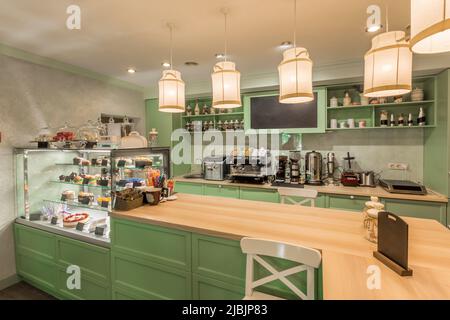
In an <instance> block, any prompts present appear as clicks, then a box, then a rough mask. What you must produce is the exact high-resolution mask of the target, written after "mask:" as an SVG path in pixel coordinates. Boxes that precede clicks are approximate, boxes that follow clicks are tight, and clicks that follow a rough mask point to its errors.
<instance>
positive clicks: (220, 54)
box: [215, 53, 225, 59]
mask: <svg viewBox="0 0 450 320" xmlns="http://www.w3.org/2000/svg"><path fill="white" fill-rule="evenodd" d="M215 57H216V59H223V58H225V55H224V54H223V53H216V54H215Z"/></svg>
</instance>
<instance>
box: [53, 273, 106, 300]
mask: <svg viewBox="0 0 450 320" xmlns="http://www.w3.org/2000/svg"><path fill="white" fill-rule="evenodd" d="M58 275H59V292H60V294H61V295H63V296H64V297H65V298H66V299H70V300H111V289H110V286H109V279H108V282H107V283H104V282H103V281H98V280H93V279H91V278H88V277H85V276H83V275H81V279H80V289H76V288H74V289H69V286H68V284H67V280H69V284H71V283H73V282H71V278H69V277H70V276H71V275H72V274H68V273H67V272H66V269H65V268H60V269H59V274H58Z"/></svg>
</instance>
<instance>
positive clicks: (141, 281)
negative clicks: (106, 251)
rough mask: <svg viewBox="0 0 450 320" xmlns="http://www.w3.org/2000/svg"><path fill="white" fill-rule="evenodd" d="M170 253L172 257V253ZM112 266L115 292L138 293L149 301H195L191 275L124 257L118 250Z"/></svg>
mask: <svg viewBox="0 0 450 320" xmlns="http://www.w3.org/2000/svg"><path fill="white" fill-rule="evenodd" d="M168 232H170V231H169V230H168ZM167 251H170V249H167ZM168 254H169V255H170V253H169V252H168ZM111 263H112V286H113V290H115V291H116V290H122V291H124V292H132V293H133V292H134V293H135V295H138V296H141V297H142V298H146V299H164V300H169V299H177V300H185V299H191V295H192V288H191V283H192V278H191V273H190V272H187V271H182V270H180V269H178V268H173V267H169V266H168V265H164V264H159V263H155V262H151V261H150V260H148V259H142V258H138V257H136V256H131V255H127V254H122V253H119V252H116V251H115V248H114V247H113V249H112V259H111Z"/></svg>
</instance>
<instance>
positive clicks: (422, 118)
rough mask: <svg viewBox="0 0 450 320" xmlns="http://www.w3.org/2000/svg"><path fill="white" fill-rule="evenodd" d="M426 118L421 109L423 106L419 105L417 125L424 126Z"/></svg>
mask: <svg viewBox="0 0 450 320" xmlns="http://www.w3.org/2000/svg"><path fill="white" fill-rule="evenodd" d="M426 120H427V119H426V116H425V112H424V111H423V108H422V107H421V108H420V111H419V117H418V118H417V125H418V126H421V127H422V126H424V125H425V124H426V122H427V121H426Z"/></svg>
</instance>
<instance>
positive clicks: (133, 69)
mask: <svg viewBox="0 0 450 320" xmlns="http://www.w3.org/2000/svg"><path fill="white" fill-rule="evenodd" d="M127 71H128V73H131V74H133V73H136V69H135V68H128V70H127Z"/></svg>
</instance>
